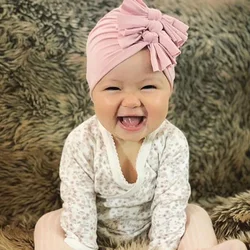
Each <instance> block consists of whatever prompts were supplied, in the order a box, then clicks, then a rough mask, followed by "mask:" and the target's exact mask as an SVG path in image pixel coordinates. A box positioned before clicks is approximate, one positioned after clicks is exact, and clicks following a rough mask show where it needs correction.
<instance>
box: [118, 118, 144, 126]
mask: <svg viewBox="0 0 250 250" xmlns="http://www.w3.org/2000/svg"><path fill="white" fill-rule="evenodd" d="M140 121H141V117H138V116H126V117H123V118H122V124H123V125H125V126H127V127H135V126H137V125H138V124H139V123H140Z"/></svg>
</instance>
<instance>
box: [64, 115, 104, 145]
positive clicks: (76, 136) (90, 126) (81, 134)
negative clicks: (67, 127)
mask: <svg viewBox="0 0 250 250" xmlns="http://www.w3.org/2000/svg"><path fill="white" fill-rule="evenodd" d="M99 134H100V132H99V129H98V121H97V118H96V116H92V117H90V118H88V119H87V120H86V121H84V122H82V123H81V124H79V125H78V126H77V127H75V128H74V129H73V130H72V131H71V132H70V133H69V134H68V136H67V139H66V140H67V141H74V142H76V143H77V142H82V143H85V144H86V143H90V144H91V143H93V142H94V141H95V139H96V138H97V137H98V136H99Z"/></svg>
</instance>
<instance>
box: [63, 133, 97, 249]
mask: <svg viewBox="0 0 250 250" xmlns="http://www.w3.org/2000/svg"><path fill="white" fill-rule="evenodd" d="M86 134H87V133H85V135H86ZM85 135H84V133H83V131H81V130H80V129H75V130H73V131H72V132H71V134H70V135H69V136H68V138H67V139H66V142H65V145H64V148H63V152H62V157H61V163H60V178H61V187H60V188H61V190H60V191H61V198H62V200H63V212H62V216H61V226H62V228H63V229H64V231H65V233H66V239H65V242H66V243H67V244H68V245H69V246H70V247H71V248H72V249H74V250H90V249H98V246H97V243H96V237H97V236H96V230H97V212H96V195H95V192H94V183H93V182H94V173H93V172H94V171H93V147H92V146H91V142H90V138H87V137H88V136H85Z"/></svg>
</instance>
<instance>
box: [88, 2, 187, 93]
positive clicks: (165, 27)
mask: <svg viewBox="0 0 250 250" xmlns="http://www.w3.org/2000/svg"><path fill="white" fill-rule="evenodd" d="M187 30H188V26H187V25H185V24H184V23H182V22H181V21H179V20H177V19H176V18H173V17H171V16H168V15H164V14H162V13H161V12H160V10H157V9H150V8H148V7H147V5H146V4H145V3H144V2H143V0H124V1H123V3H122V5H121V6H120V7H119V8H116V9H114V10H112V11H110V12H109V13H108V14H106V15H105V16H104V17H103V18H102V19H101V20H100V21H99V22H98V23H97V24H96V26H95V27H94V28H93V30H92V31H91V32H90V34H89V37H88V41H87V81H88V84H89V88H90V95H91V93H92V90H93V89H94V87H95V85H96V84H97V83H98V82H99V81H100V80H101V79H102V77H103V76H105V75H106V74H107V73H108V72H109V71H110V70H112V69H113V68H114V67H116V66H117V65H118V64H120V63H121V62H123V61H124V60H126V59H127V58H129V57H131V56H132V55H134V54H136V53H137V52H139V51H140V50H142V49H143V48H145V47H147V48H148V49H149V51H150V56H151V64H152V68H153V71H164V73H165V75H166V77H167V78H168V80H169V82H170V84H171V86H173V82H174V78H175V71H174V67H175V65H176V57H177V56H178V55H179V54H180V53H181V52H180V50H179V48H180V47H181V46H182V45H183V44H184V43H185V41H186V40H187Z"/></svg>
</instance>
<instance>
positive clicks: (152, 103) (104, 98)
mask: <svg viewBox="0 0 250 250" xmlns="http://www.w3.org/2000/svg"><path fill="white" fill-rule="evenodd" d="M170 95H171V88H170V84H169V82H168V80H167V78H166V77H165V75H164V74H163V73H162V72H153V70H152V66H151V63H150V54H149V51H148V49H144V50H142V51H140V52H138V53H137V54H135V55H134V56H132V57H130V58H129V59H127V60H126V61H124V62H122V63H121V64H119V65H118V66H117V67H115V68H114V69H112V70H111V71H110V72H109V73H108V74H107V75H105V76H104V77H103V78H102V79H101V81H100V82H99V83H98V84H97V85H96V87H95V88H94V90H93V92H92V99H93V102H94V108H95V113H96V116H97V118H98V119H99V121H100V122H101V124H102V125H103V126H104V127H105V128H106V129H107V130H108V131H109V132H110V133H111V134H112V135H113V136H114V137H115V139H118V140H125V141H133V142H140V141H141V140H142V139H143V138H145V137H146V136H147V135H148V134H150V133H151V132H153V131H154V130H155V129H157V128H158V127H159V126H160V125H161V123H162V122H163V121H164V119H165V118H166V116H167V112H168V103H169V97H170Z"/></svg>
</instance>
